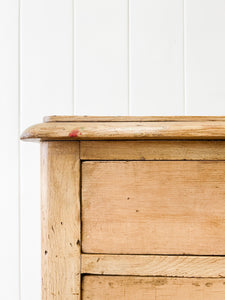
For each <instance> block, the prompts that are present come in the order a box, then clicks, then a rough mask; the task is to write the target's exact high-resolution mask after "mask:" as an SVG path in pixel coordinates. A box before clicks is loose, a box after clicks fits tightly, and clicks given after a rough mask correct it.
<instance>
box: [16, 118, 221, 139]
mask: <svg viewBox="0 0 225 300" xmlns="http://www.w3.org/2000/svg"><path fill="white" fill-rule="evenodd" d="M21 139H22V140H42V141H45V140H46V141H48V140H151V139H161V140H163V139H164V140H165V139H189V140H190V139H192V140H203V139H205V140H207V139H214V140H218V139H222V140H225V121H202V122H200V121H198V122H197V121H189V122H188V121H186V122H181V121H180V122H172V121H171V122H163V121H161V122H153V121H151V122H147V121H146V122H76V123H74V122H49V123H41V124H37V125H34V126H31V127H29V128H27V129H26V130H25V131H24V132H23V133H22V135H21Z"/></svg>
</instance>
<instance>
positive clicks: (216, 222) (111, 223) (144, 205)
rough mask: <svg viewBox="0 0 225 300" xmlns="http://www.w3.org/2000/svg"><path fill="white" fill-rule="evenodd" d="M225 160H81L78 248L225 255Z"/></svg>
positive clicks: (91, 251) (129, 252) (122, 251)
mask: <svg viewBox="0 0 225 300" xmlns="http://www.w3.org/2000/svg"><path fill="white" fill-rule="evenodd" d="M224 181H225V162H224V161H129V162H127V161H108V162H105V161H103V162H100V161H89V162H83V163H82V251H83V252H85V253H111V254H116V253H117V254H197V255H212V254H215V255H224V254H225V184H224Z"/></svg>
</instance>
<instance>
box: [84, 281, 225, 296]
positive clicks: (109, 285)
mask: <svg viewBox="0 0 225 300" xmlns="http://www.w3.org/2000/svg"><path fill="white" fill-rule="evenodd" d="M82 289H83V297H82V299H83V300H88V299H91V300H112V299H120V300H139V299H140V300H224V299H225V280H224V279H212V278H204V279H203V278H170V277H135V276H132V277H129V276H84V278H83V281H82Z"/></svg>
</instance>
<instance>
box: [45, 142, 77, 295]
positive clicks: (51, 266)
mask: <svg viewBox="0 0 225 300" xmlns="http://www.w3.org/2000/svg"><path fill="white" fill-rule="evenodd" d="M41 149H42V155H41V157H42V158H41V162H42V164H41V166H42V172H41V175H42V176H41V179H42V180H41V187H42V249H41V255H42V299H43V300H50V299H61V300H79V299H80V243H81V242H80V180H79V178H80V161H79V143H78V142H73V143H71V142H44V143H42V144H41Z"/></svg>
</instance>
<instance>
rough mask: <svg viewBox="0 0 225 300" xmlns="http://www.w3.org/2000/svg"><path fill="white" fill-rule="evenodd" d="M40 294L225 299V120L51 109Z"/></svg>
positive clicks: (40, 131)
mask: <svg viewBox="0 0 225 300" xmlns="http://www.w3.org/2000/svg"><path fill="white" fill-rule="evenodd" d="M21 138H22V139H25V140H34V139H37V140H40V142H41V170H42V171H41V182H42V184H41V189H42V199H41V203H42V206H41V209H42V299H44V300H50V299H62V300H73V299H74V300H75V299H76V300H78V299H83V300H87V299H91V300H106V299H107V300H111V299H112V300H114V299H115V300H117V299H123V300H124V299H125V300H151V299H152V300H178V299H179V300H203V299H204V300H224V299H225V257H224V255H225V117H78V116H77V117H75V116H71V117H69V116H64V117H63V116H62V117H57V116H52V117H47V118H45V120H44V123H42V124H38V125H35V126H32V127H30V128H28V129H27V130H25V132H24V133H23V134H22V137H21Z"/></svg>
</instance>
